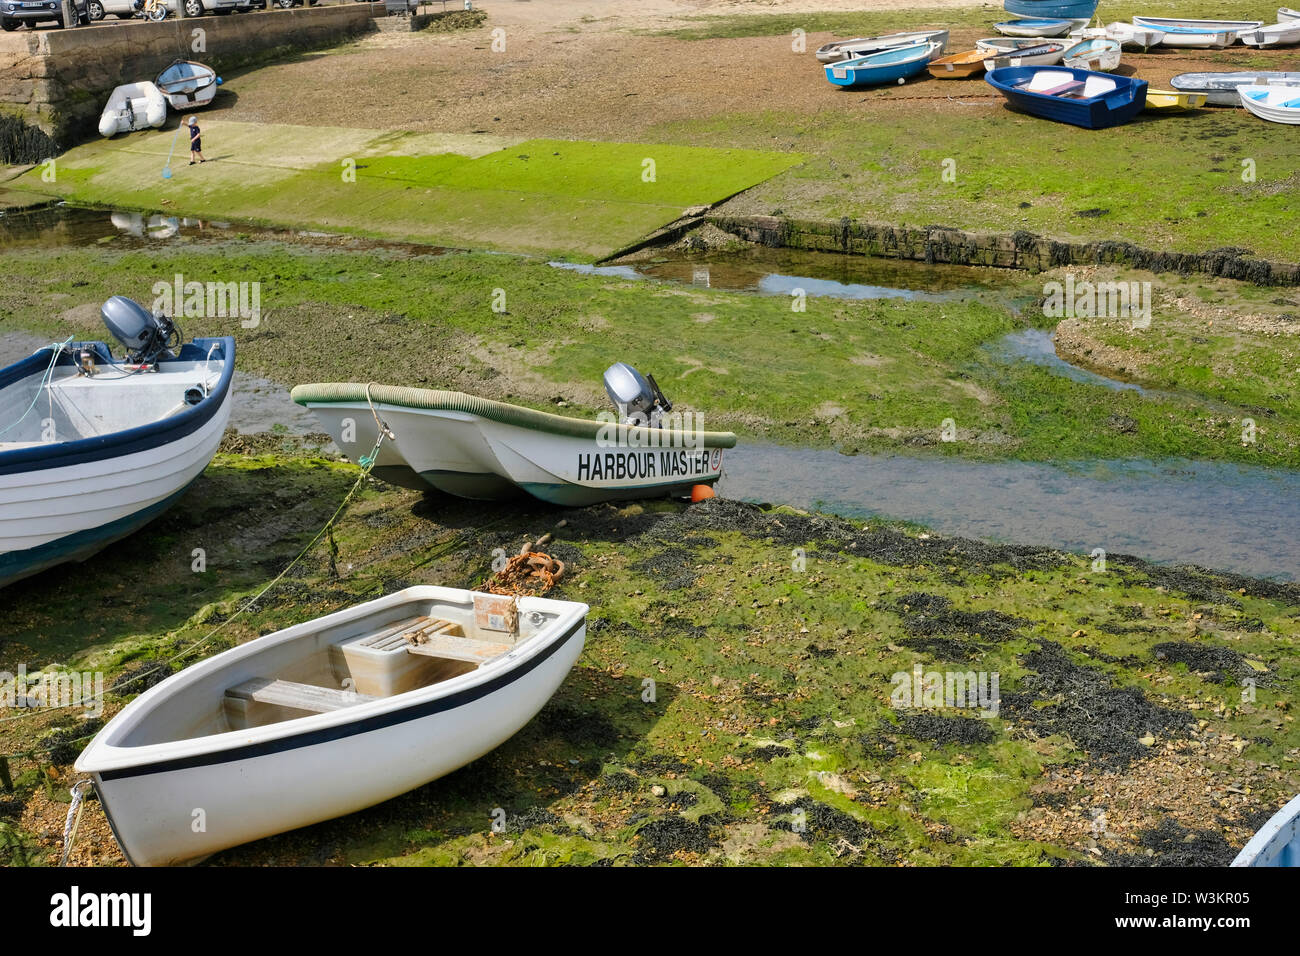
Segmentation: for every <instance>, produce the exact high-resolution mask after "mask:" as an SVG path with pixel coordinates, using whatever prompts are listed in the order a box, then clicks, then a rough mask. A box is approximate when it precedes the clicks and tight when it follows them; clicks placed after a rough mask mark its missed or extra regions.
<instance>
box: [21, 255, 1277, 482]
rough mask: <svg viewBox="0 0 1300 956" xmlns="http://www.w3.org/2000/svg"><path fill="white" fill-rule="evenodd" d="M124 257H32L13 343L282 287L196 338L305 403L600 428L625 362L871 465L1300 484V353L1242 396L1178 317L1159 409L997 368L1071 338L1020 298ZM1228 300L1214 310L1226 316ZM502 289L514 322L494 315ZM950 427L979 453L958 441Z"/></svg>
mask: <svg viewBox="0 0 1300 956" xmlns="http://www.w3.org/2000/svg"><path fill="white" fill-rule="evenodd" d="M116 242H117V240H115V239H114V238H113V237H112V236H106V237H105V240H104V242H103V243H96V244H94V245H92V246H87V247H83V248H76V249H62V250H60V249H45V248H42V249H12V250H10V251H9V252H8V254H7V255H6V257H5V260H4V262H3V264H0V277H3V278H6V279H8V280H9V281H8V282H5V283H4V288H3V289H0V310H3V311H2V313H0V314H3V316H4V318H5V321H6V323H7V324H12V325H13V326H14V327H15V328H22V329H27V330H30V331H33V332H38V333H40V334H48V335H50V336H51V337H58V338H59V339H62V338H66V337H67V335H69V334H72V335H75V336H77V337H83V336H85V337H96V338H98V337H101V336H102V334H103V333H102V331H101V330H100V326H99V322H98V314H97V306H98V304H99V303H100V302H102V301H103V300H104V299H106V298H107V297H108V296H110V295H113V294H124V295H128V296H132V297H135V298H137V299H139V300H140V301H142V302H146V303H148V302H151V301H153V298H154V293H153V292H152V291H151V289H152V287H153V285H154V283H155V282H157V281H159V280H160V279H161V280H162V281H164V282H168V283H169V284H171V282H172V280H173V277H174V276H176V275H181V276H183V278H184V280H185V281H198V282H205V281H219V282H230V281H246V280H247V281H256V282H258V283H260V296H261V308H262V314H263V317H262V321H261V324H260V325H259V326H258V327H257V328H255V329H245V328H243V327H242V325H241V320H240V319H238V318H235V317H229V318H216V319H207V320H197V319H195V320H190V319H185V318H182V320H181V324H182V326H183V327H184V328H185V330H186V332H187V333H189V334H207V335H216V334H233V335H235V336H236V339H237V343H238V347H239V353H240V358H239V361H240V367H241V368H242V369H244V370H246V371H250V372H253V373H256V374H258V375H260V376H263V377H266V378H269V379H271V380H273V381H277V382H281V383H283V384H285V385H286V386H290V385H295V384H298V383H300V382H304V381H354V380H367V381H369V380H374V381H389V382H394V383H400V384H407V385H415V386H424V387H430V388H453V389H459V390H462V391H467V392H471V393H475V394H481V395H484V396H486V397H490V398H495V399H501V400H506V401H514V402H518V403H521V404H526V405H531V406H534V407H541V408H550V409H555V408H557V407H558V405H557V403H558V402H559V401H564V402H565V407H566V408H568V409H571V410H572V411H570V412H569V413H570V414H579V413H586V414H590V413H594V412H595V411H598V410H600V409H602V408H604V407H605V404H606V399H605V396H604V395H603V393H602V392H601V391H600V386H599V383H600V380H601V379H600V377H601V373H602V372H603V371H604V369H605V368H607V367H608V365H609V363H610V362H611V361H613V360H615V359H621V360H624V361H628V362H631V363H632V364H634V365H636V366H638V367H641V368H644V369H646V370H648V371H652V372H654V373H655V374H656V376H657V377H658V379H659V380H660V382H662V383H663V384H664V386H665V387H666V388H667V389H668V391H669V393H670V395H671V396H672V397H673V398H674V399H675V400H678V401H680V402H681V403H682V406H683V407H692V408H694V409H699V410H702V411H703V414H705V415H706V417H708V418H709V419H710V420H711V422H712V423H713V424H712V425H711V426H710V427H718V428H725V429H731V430H734V431H737V432H739V433H741V434H743V435H746V436H749V437H753V438H760V439H764V440H773V441H777V442H791V443H798V444H801V445H819V446H828V445H835V446H838V447H840V448H842V449H844V450H846V451H850V452H853V451H873V450H894V451H914V450H915V449H916V448H918V447H928V448H930V450H931V451H932V452H934V453H938V454H960V455H964V456H973V457H977V458H984V459H999V458H1003V459H1004V458H1019V459H1024V460H1084V459H1090V458H1105V459H1115V458H1126V457H1133V456H1138V457H1150V458H1165V457H1179V458H1188V459H1213V460H1228V461H1240V462H1249V463H1255V464H1263V465H1283V466H1290V467H1294V466H1296V464H1297V463H1300V416H1296V415H1293V414H1290V410H1291V409H1292V408H1294V405H1295V401H1296V397H1295V391H1294V387H1293V385H1292V384H1291V382H1292V381H1293V380H1294V377H1291V378H1290V379H1288V377H1287V376H1285V375H1282V374H1281V373H1282V372H1283V371H1284V370H1285V369H1286V367H1287V362H1288V361H1290V359H1288V358H1287V356H1292V357H1294V354H1295V352H1294V346H1293V345H1292V344H1290V343H1291V342H1292V339H1293V337H1291V338H1287V337H1276V336H1271V335H1269V334H1265V333H1263V332H1260V333H1252V332H1248V331H1242V332H1240V333H1236V334H1234V336H1233V340H1234V347H1233V351H1232V358H1231V361H1232V363H1233V368H1234V369H1235V370H1236V371H1235V373H1234V375H1233V376H1232V377H1231V382H1230V383H1228V384H1225V381H1226V380H1225V378H1224V376H1223V375H1221V374H1220V375H1217V376H1212V377H1208V378H1207V377H1206V376H1204V375H1202V374H1200V373H1198V372H1197V371H1196V370H1197V369H1201V368H1206V367H1211V368H1214V367H1219V366H1221V365H1222V359H1221V358H1218V357H1216V353H1214V352H1213V349H1214V348H1215V347H1216V346H1215V343H1216V342H1218V341H1219V337H1218V333H1215V335H1214V336H1213V337H1211V336H1207V335H1204V334H1202V330H1201V329H1200V328H1199V326H1198V325H1197V324H1196V323H1197V322H1201V323H1202V324H1203V322H1205V321H1211V318H1209V317H1207V318H1205V319H1203V320H1202V319H1196V321H1193V320H1192V319H1183V318H1181V317H1180V312H1179V310H1178V308H1177V307H1176V306H1174V305H1171V306H1170V307H1169V308H1168V309H1166V310H1163V311H1162V312H1161V313H1160V315H1158V317H1157V320H1156V324H1155V325H1154V326H1153V330H1152V331H1151V333H1150V334H1149V335H1148V336H1147V337H1146V338H1145V339H1142V338H1137V337H1134V338H1131V339H1130V340H1129V346H1130V347H1131V348H1134V349H1141V350H1145V351H1146V352H1148V353H1149V355H1150V358H1149V360H1147V363H1146V368H1145V369H1144V370H1143V373H1142V374H1143V376H1149V378H1150V380H1152V381H1154V382H1157V383H1161V384H1165V383H1168V384H1172V385H1174V386H1176V387H1177V388H1178V389H1180V390H1182V391H1185V392H1186V393H1187V394H1186V395H1185V396H1181V397H1180V396H1164V395H1161V396H1147V397H1144V396H1140V395H1137V394H1135V393H1132V392H1116V391H1113V390H1111V389H1107V388H1103V387H1100V386H1097V385H1089V384H1083V383H1079V382H1074V381H1071V380H1068V379H1064V378H1061V377H1059V376H1056V375H1053V374H1052V373H1051V371H1049V370H1048V369H1045V368H1042V367H1039V366H1034V365H1031V364H1028V363H1019V364H1011V365H1008V364H1005V363H1000V362H998V361H997V360H995V359H994V358H993V357H992V356H991V355H990V353H989V351H988V350H987V348H986V347H985V346H986V345H987V344H988V343H990V342H992V341H995V340H996V339H998V338H999V337H1001V336H1003V335H1005V334H1007V333H1009V332H1012V331H1015V330H1017V329H1022V328H1024V327H1026V326H1027V325H1038V326H1047V325H1050V324H1051V322H1052V320H1049V319H1045V318H1043V317H1042V315H1041V311H1040V310H1039V311H1038V314H1037V315H1035V314H1034V313H1035V311H1036V310H1034V309H1032V308H1031V309H1027V310H1026V311H1025V312H1024V314H1019V315H1018V314H1016V313H1015V312H1013V311H1012V308H1011V306H1010V305H1009V304H1008V301H1009V299H1012V298H1015V297H1014V296H1003V297H1000V298H999V297H995V296H990V297H988V298H987V299H985V298H981V297H974V298H971V299H964V300H954V301H944V302H939V303H931V302H904V301H898V300H870V301H845V300H838V299H830V298H818V297H809V298H808V299H807V302H806V310H805V311H803V312H796V311H792V308H791V302H790V301H788V300H787V299H785V298H784V297H780V296H763V295H754V294H745V293H736V292H727V291H720V290H710V289H705V288H698V287H682V286H678V285H674V284H668V283H658V282H642V281H626V280H623V279H617V278H610V277H605V276H584V275H579V274H576V273H573V272H571V271H568V270H560V269H555V268H552V267H550V266H548V265H546V264H545V263H542V262H538V261H536V260H528V259H518V258H513V257H503V256H500V255H490V254H481V253H474V254H471V253H453V254H446V255H428V256H421V255H412V254H411V253H410V252H409V251H408V250H403V251H401V252H396V251H385V250H382V249H361V250H349V249H331V248H326V249H322V248H315V247H310V246H292V245H283V244H278V243H274V242H247V243H245V242H235V241H227V242H216V243H209V242H207V241H203V242H192V241H186V242H183V243H178V244H171V245H158V246H156V247H151V248H143V249H142V248H118V247H116V246H115V243H116ZM1008 282H1009V283H1012V284H1013V286H1012V288H1013V289H1015V290H1016V292H1017V293H1018V294H1019V295H1020V296H1021V297H1022V298H1028V299H1030V300H1031V301H1032V299H1033V298H1035V297H1037V296H1038V295H1040V294H1041V289H1042V286H1041V284H1040V283H1041V279H1035V280H1032V284H1031V280H1029V279H1027V278H1026V277H1024V276H1018V275H1016V274H1014V273H1008ZM1155 286H1156V288H1157V289H1158V290H1160V293H1161V294H1162V295H1174V294H1175V293H1177V292H1178V290H1179V288H1180V285H1179V283H1178V282H1177V281H1164V280H1156V282H1155ZM1228 287H1229V284H1226V283H1219V284H1213V283H1200V284H1199V285H1197V286H1196V287H1195V288H1197V289H1201V290H1211V291H1213V290H1219V292H1218V293H1217V294H1218V295H1220V296H1226V295H1229V293H1227V292H1224V291H1223V290H1225V289H1227V288H1228ZM498 289H500V290H503V292H504V299H505V301H504V307H505V310H504V311H494V309H493V303H494V301H499V297H498V296H497V293H496V291H495V290H498ZM1205 294H1206V295H1210V293H1209V292H1206V293H1205ZM1212 298H1213V296H1211V298H1210V299H1207V300H1206V304H1207V305H1209V304H1213V303H1212V301H1211V300H1212ZM1226 301H1234V300H1231V299H1230V298H1229V299H1228V300H1226ZM1193 318H1195V317H1193ZM1220 324H1221V325H1222V320H1220ZM1107 334H1108V335H1113V336H1119V337H1123V336H1124V335H1126V333H1124V332H1122V331H1118V330H1110V331H1108V332H1107ZM1225 334H1226V333H1225ZM664 343H671V347H670V348H665V346H664ZM1210 398H1213V400H1214V402H1215V403H1218V404H1216V405H1213V412H1212V413H1211V412H1209V411H1207V409H1206V408H1205V407H1202V406H1203V403H1204V401H1206V400H1208V399H1210ZM1260 409H1272V410H1273V412H1274V413H1273V414H1269V415H1261V413H1260V411H1259V410H1260ZM1244 418H1252V419H1255V420H1257V425H1258V427H1257V434H1256V441H1255V442H1254V443H1243V442H1241V441H1239V440H1235V439H1234V436H1235V435H1237V434H1239V432H1240V422H1241V419H1244ZM945 420H952V422H953V423H954V425H955V428H956V434H957V438H958V440H957V441H955V442H946V441H940V440H939V438H940V431H941V429H942V427H943V423H944V422H945ZM1117 422H1118V423H1122V427H1119V426H1117V425H1116V423H1117Z"/></svg>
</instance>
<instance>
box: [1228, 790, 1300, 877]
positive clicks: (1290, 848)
mask: <svg viewBox="0 0 1300 956" xmlns="http://www.w3.org/2000/svg"><path fill="white" fill-rule="evenodd" d="M1232 865H1233V866H1300V797H1295V798H1294V799H1292V800H1291V801H1290V802H1289V803H1288V804H1287V805H1286V806H1284V807H1283V808H1282V809H1281V810H1279V811H1278V812H1277V813H1275V814H1273V816H1271V817H1269V818H1268V822H1267V823H1265V824H1264V825H1263V826H1262V827H1260V828H1259V830H1258V831H1257V832H1256V833H1255V835H1254V836H1253V837H1251V838H1250V840H1249V842H1247V844H1246V845H1245V846H1244V847H1242V848H1241V852H1240V853H1238V854H1237V857H1236V859H1234V860H1233V861H1232Z"/></svg>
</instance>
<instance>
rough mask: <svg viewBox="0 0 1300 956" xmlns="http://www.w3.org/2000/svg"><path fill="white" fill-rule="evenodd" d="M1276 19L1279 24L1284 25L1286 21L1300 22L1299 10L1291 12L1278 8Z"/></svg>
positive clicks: (1289, 9) (1285, 8)
mask: <svg viewBox="0 0 1300 956" xmlns="http://www.w3.org/2000/svg"><path fill="white" fill-rule="evenodd" d="M1277 19H1278V22H1280V23H1285V22H1286V21H1288V20H1300V10H1293V9H1291V8H1290V7H1278V8H1277Z"/></svg>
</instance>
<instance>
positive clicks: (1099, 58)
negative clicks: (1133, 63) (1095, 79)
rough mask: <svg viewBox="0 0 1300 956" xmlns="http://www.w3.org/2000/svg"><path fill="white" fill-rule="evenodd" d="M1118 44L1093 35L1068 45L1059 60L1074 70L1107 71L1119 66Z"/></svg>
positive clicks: (1119, 53)
mask: <svg viewBox="0 0 1300 956" xmlns="http://www.w3.org/2000/svg"><path fill="white" fill-rule="evenodd" d="M1120 57H1121V52H1120V45H1119V42H1118V41H1116V40H1111V39H1108V38H1106V37H1093V38H1091V39H1087V40H1083V41H1081V42H1079V43H1076V44H1075V45H1074V46H1072V47H1070V48H1069V49H1067V50H1066V51H1065V53H1064V54H1063V55H1062V56H1061V62H1062V63H1064V64H1065V65H1066V66H1070V67H1074V68H1075V69H1076V70H1092V71H1093V72H1094V73H1108V72H1110V71H1111V70H1114V69H1115V68H1116V67H1118V66H1119V61H1120Z"/></svg>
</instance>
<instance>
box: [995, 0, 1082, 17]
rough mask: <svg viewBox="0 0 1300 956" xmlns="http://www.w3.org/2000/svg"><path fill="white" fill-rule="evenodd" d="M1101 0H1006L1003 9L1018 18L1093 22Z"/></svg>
mask: <svg viewBox="0 0 1300 956" xmlns="http://www.w3.org/2000/svg"><path fill="white" fill-rule="evenodd" d="M1098 2H1099V0H1005V2H1004V3H1003V4H1002V8H1003V9H1004V10H1006V11H1007V13H1014V14H1015V15H1016V16H1018V17H1030V18H1036V19H1061V20H1091V19H1092V15H1093V14H1094V13H1096V12H1097V4H1098Z"/></svg>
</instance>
